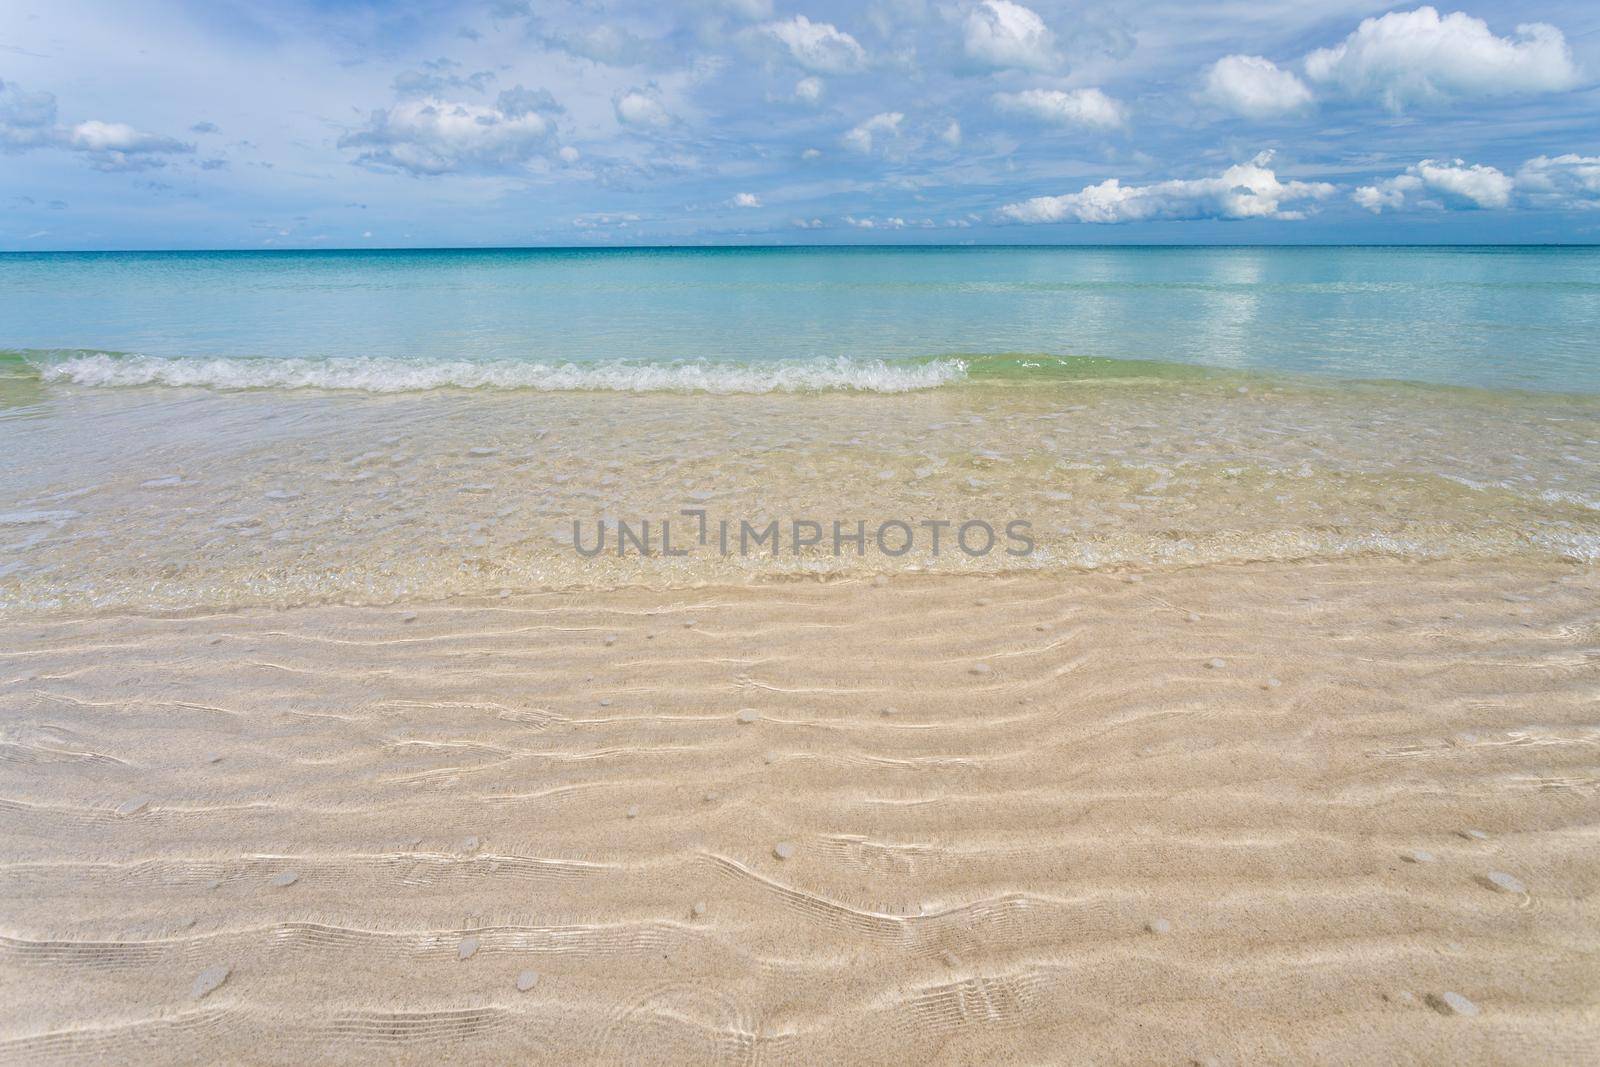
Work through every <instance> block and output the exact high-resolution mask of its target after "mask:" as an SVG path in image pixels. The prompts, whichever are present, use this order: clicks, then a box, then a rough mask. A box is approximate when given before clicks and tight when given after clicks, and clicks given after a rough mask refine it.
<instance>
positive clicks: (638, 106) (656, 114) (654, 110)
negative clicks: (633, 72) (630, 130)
mask: <svg viewBox="0 0 1600 1067" xmlns="http://www.w3.org/2000/svg"><path fill="white" fill-rule="evenodd" d="M613 106H614V107H615V109H616V112H617V121H618V122H620V123H622V124H623V125H624V126H670V125H672V116H671V115H670V114H668V113H667V109H666V108H665V107H664V106H662V103H661V101H660V100H658V99H657V98H656V96H655V94H653V93H651V92H649V91H647V90H644V89H629V90H628V91H627V92H625V93H623V94H622V95H621V96H619V97H617V98H616V100H615V101H614V102H613Z"/></svg>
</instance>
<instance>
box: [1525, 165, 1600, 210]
mask: <svg viewBox="0 0 1600 1067" xmlns="http://www.w3.org/2000/svg"><path fill="white" fill-rule="evenodd" d="M1516 186H1517V192H1519V193H1521V194H1523V195H1525V196H1526V197H1527V199H1528V202H1529V203H1530V204H1532V205H1533V206H1535V207H1542V208H1558V209H1567V210H1571V209H1578V210H1584V209H1600V156H1580V155H1576V154H1573V153H1570V152H1569V153H1567V154H1566V155H1560V156H1535V157H1534V158H1533V159H1530V160H1528V161H1527V162H1526V163H1524V164H1523V165H1522V166H1521V168H1520V169H1518V171H1517V177H1516Z"/></svg>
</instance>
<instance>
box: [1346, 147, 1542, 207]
mask: <svg viewBox="0 0 1600 1067" xmlns="http://www.w3.org/2000/svg"><path fill="white" fill-rule="evenodd" d="M1514 188H1515V183H1514V182H1513V181H1512V180H1511V178H1509V177H1508V176H1506V175H1505V174H1503V173H1501V172H1500V171H1499V170H1498V169H1496V168H1495V167H1488V166H1484V165H1483V164H1481V163H1473V164H1471V165H1468V164H1467V163H1466V162H1465V161H1464V160H1460V159H1451V160H1437V159H1424V160H1423V161H1422V162H1420V163H1417V164H1416V165H1415V166H1412V167H1408V168H1407V169H1406V172H1405V173H1404V174H1397V175H1395V176H1394V177H1393V178H1385V179H1384V180H1383V181H1380V182H1375V183H1373V184H1372V185H1363V186H1361V187H1360V188H1358V189H1357V190H1356V191H1355V192H1354V193H1352V194H1351V196H1350V198H1351V199H1352V200H1354V201H1355V202H1356V203H1357V204H1359V205H1361V206H1362V207H1364V208H1366V209H1367V210H1368V211H1370V212H1372V213H1373V214H1374V215H1377V214H1381V213H1382V212H1384V211H1397V210H1399V209H1400V208H1403V207H1405V206H1406V205H1407V204H1408V203H1414V204H1416V205H1417V206H1423V207H1432V208H1444V207H1456V208H1463V207H1466V208H1503V207H1507V206H1509V205H1510V203H1511V193H1512V190H1513V189H1514Z"/></svg>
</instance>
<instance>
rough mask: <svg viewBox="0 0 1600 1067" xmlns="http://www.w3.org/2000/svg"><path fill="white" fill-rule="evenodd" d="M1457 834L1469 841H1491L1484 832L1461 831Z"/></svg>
mask: <svg viewBox="0 0 1600 1067" xmlns="http://www.w3.org/2000/svg"><path fill="white" fill-rule="evenodd" d="M1457 832H1458V833H1460V834H1461V836H1462V837H1464V838H1466V839H1467V840H1468V841H1487V840H1489V835H1488V834H1486V833H1484V832H1483V831H1482V830H1460V831H1457Z"/></svg>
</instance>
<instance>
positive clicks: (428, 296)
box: [0, 247, 1600, 393]
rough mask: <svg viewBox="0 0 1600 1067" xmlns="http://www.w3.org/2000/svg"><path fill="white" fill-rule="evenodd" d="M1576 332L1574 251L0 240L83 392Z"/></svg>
mask: <svg viewBox="0 0 1600 1067" xmlns="http://www.w3.org/2000/svg"><path fill="white" fill-rule="evenodd" d="M1597 337H1600V248H1597V247H1537V248H1527V247H1481V248H1457V247H1450V248H1413V247H1406V248H1310V247H1307V248H1298V247H1297V248H1244V247H1240V248H1082V247H1077V248H834V249H661V250H654V249H643V250H606V251H581V250H506V251H419V252H412V251H392V252H364V251H351V252H343V251H330V252H260V253H252V252H201V253H188V252H173V253H106V254H98V253H82V254H80V253H62V254H43V255H26V254H10V255H3V256H0V351H3V352H4V353H5V356H4V357H0V358H4V359H6V360H8V361H9V362H10V363H11V364H12V365H13V368H12V369H13V372H14V373H15V372H16V368H15V364H16V363H17V362H18V361H19V360H21V361H25V362H26V364H27V365H28V366H29V367H33V368H36V369H37V370H38V372H39V373H42V374H43V375H44V376H45V377H46V378H47V380H49V381H56V382H71V383H77V384H81V385H133V384H146V383H168V384H185V385H211V386H216V387H222V388H227V387H240V386H301V385H304V386H324V387H338V388H351V389H363V390H373V391H386V390H410V389H423V388H430V387H436V386H489V387H508V388H515V387H530V388H544V389H572V388H597V387H598V388H633V389H663V388H667V389H672V388H681V389H706V390H712V391H754V390H759V389H764V388H800V389H804V388H819V387H830V386H832V387H840V388H858V389H877V390H896V389H907V388H924V387H930V386H936V385H942V384H950V383H954V382H958V381H960V380H963V379H964V378H967V377H970V376H979V377H981V376H984V375H986V374H987V375H992V374H1019V373H1026V371H1027V370H1028V368H1027V367H1025V366H1019V365H1017V364H1016V363H1015V361H1005V360H993V359H989V360H985V359H983V358H981V357H986V356H995V355H998V354H1004V353H1022V354H1027V355H1050V356H1078V357H1099V358H1108V359H1121V360H1144V361H1154V362H1160V363H1176V364H1192V365H1197V366H1204V367H1213V368H1225V369H1230V370H1235V371H1251V370H1254V371H1280V372H1306V373H1313V374H1322V375H1331V376H1335V377H1341V378H1364V379H1401V380H1410V381H1418V382H1432V383H1436V384H1443V385H1461V386H1479V387H1484V388H1490V389H1504V388H1514V389H1534V390H1542V391H1549V392H1572V393H1595V392H1600V342H1597V340H1596V338H1597ZM973 357H980V358H976V359H975V358H973ZM1043 373H1046V374H1048V371H1047V370H1043Z"/></svg>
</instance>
